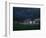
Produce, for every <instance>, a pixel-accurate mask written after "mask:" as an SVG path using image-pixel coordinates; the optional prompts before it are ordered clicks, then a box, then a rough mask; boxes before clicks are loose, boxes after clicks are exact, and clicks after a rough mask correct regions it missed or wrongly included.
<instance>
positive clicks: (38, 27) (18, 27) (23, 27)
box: [13, 24, 40, 31]
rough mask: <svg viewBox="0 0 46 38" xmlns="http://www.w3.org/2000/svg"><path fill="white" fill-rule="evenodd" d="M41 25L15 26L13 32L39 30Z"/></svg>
mask: <svg viewBox="0 0 46 38" xmlns="http://www.w3.org/2000/svg"><path fill="white" fill-rule="evenodd" d="M39 29H40V24H13V31H15V30H39Z"/></svg>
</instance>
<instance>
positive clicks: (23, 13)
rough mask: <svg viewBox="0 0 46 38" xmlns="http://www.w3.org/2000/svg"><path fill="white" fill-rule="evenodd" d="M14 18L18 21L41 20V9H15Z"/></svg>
mask: <svg viewBox="0 0 46 38" xmlns="http://www.w3.org/2000/svg"><path fill="white" fill-rule="evenodd" d="M13 17H14V18H16V20H25V19H28V18H30V19H35V18H40V8H24V7H13Z"/></svg>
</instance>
